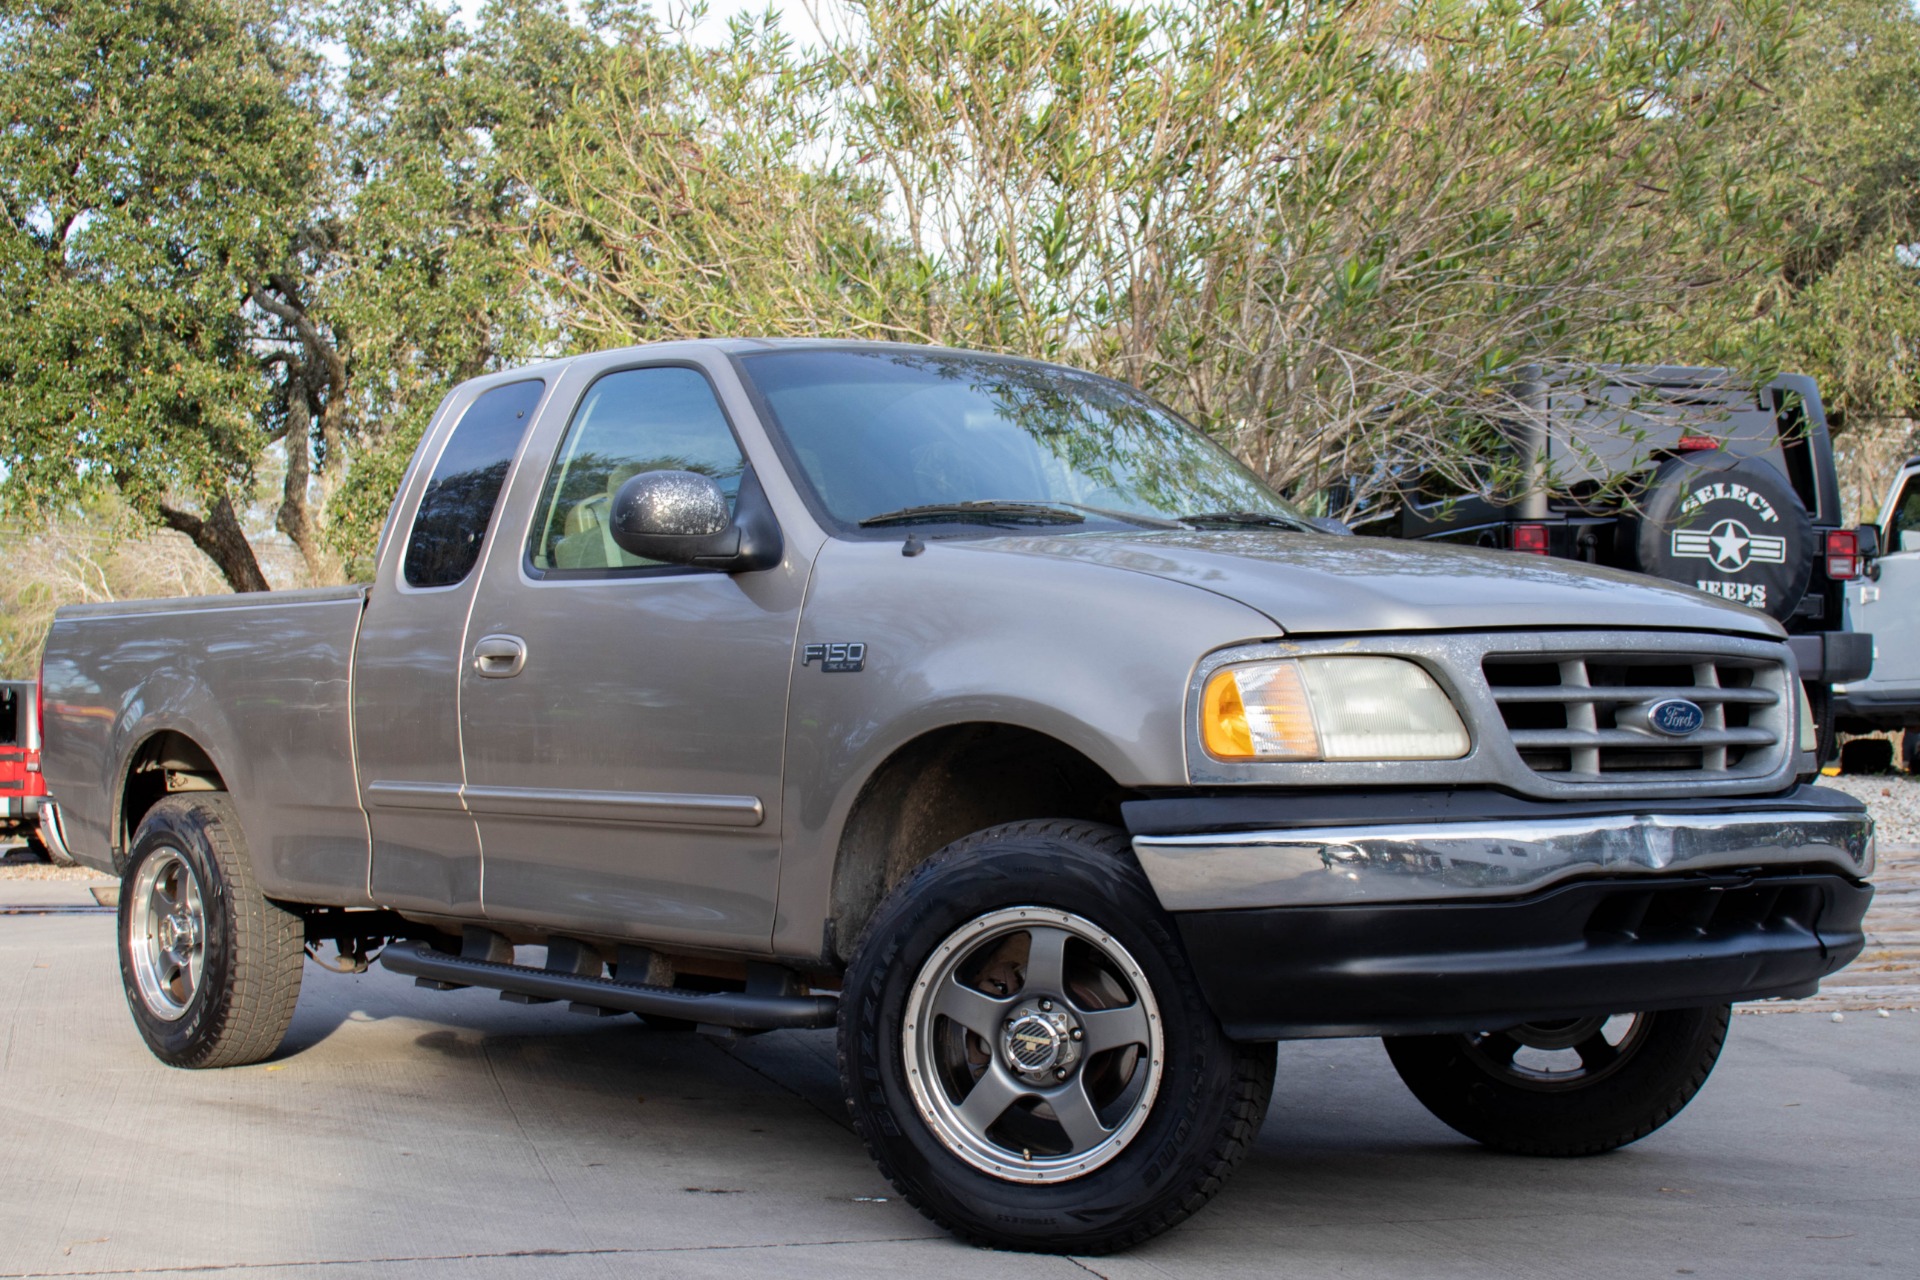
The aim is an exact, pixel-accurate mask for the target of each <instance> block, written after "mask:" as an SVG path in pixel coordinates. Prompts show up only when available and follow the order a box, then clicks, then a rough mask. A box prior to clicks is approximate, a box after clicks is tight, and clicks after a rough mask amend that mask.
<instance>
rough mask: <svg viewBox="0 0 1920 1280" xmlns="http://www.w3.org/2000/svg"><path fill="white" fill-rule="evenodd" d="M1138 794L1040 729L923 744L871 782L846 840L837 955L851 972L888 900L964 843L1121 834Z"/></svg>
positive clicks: (966, 734)
mask: <svg viewBox="0 0 1920 1280" xmlns="http://www.w3.org/2000/svg"><path fill="white" fill-rule="evenodd" d="M1130 795H1131V793H1130V792H1129V791H1128V790H1127V789H1126V788H1124V787H1122V786H1120V785H1119V784H1118V783H1116V782H1115V781H1114V780H1113V779H1112V778H1111V777H1109V776H1108V775H1107V772H1106V771H1105V770H1104V769H1102V768H1101V767H1100V766H1099V765H1097V764H1095V763H1094V762H1093V761H1091V760H1089V759H1088V758H1087V757H1086V756H1084V755H1082V754H1081V753H1080V752H1078V751H1076V750H1074V749H1073V748H1072V747H1069V746H1067V745H1066V744H1065V743H1063V742H1060V741H1059V740H1058V739H1055V738H1050V737H1048V736H1047V735H1045V734H1043V733H1036V732H1035V731H1033V730H1031V729H1022V728H1019V727H1017V726H1014V725H1004V724H968V725H956V726H953V727H950V728H947V729H941V730H937V731H935V732H933V733H930V734H927V735H925V736H923V737H920V738H916V739H915V740H913V741H912V742H910V743H908V744H907V745H906V746H904V747H902V748H900V750H899V751H897V752H895V753H894V755H893V757H892V758H891V759H889V760H888V761H887V762H886V763H885V764H883V765H881V766H880V768H879V769H878V770H876V771H875V772H874V775H873V777H872V778H870V779H868V781H867V784H866V786H865V787H864V788H862V789H861V792H860V796H859V798H858V799H857V800H855V801H854V806H853V812H852V813H851V814H849V815H848V817H847V824H846V827H845V828H844V829H843V830H842V832H841V835H840V849H839V855H838V857H837V858H836V859H835V861H834V871H833V915H832V919H831V933H832V937H831V940H830V946H831V949H832V951H833V953H834V955H835V956H836V957H837V958H838V959H839V960H840V961H841V962H843V963H844V962H845V961H846V960H847V959H848V958H849V957H850V956H851V955H852V953H853V947H854V944H855V943H856V942H858V941H859V938H860V934H861V932H862V931H863V930H864V929H865V928H866V926H867V920H868V919H869V918H870V917H871V916H872V915H873V912H874V909H875V908H876V907H878V906H879V905H880V900H881V899H882V898H884V897H885V896H886V895H887V893H888V891H889V890H891V889H892V888H893V887H894V886H895V885H897V884H899V883H900V882H901V881H902V880H903V879H905V878H906V876H907V874H908V873H909V872H911V871H912V870H913V869H914V868H915V867H917V866H919V865H920V864H921V863H922V862H925V861H926V860H927V859H928V858H929V857H931V856H933V855H934V854H935V853H937V852H939V851H940V850H941V849H942V848H944V847H946V846H947V845H949V844H951V843H953V842H954V841H955V840H958V839H959V838H960V837H962V836H965V835H971V834H972V833H973V832H975V831H979V830H981V829H983V828H986V827H991V826H997V825H999V824H1000V823H1003V822H1021V821H1025V820H1029V819H1034V818H1074V819H1078V820H1080V821H1084V822H1104V823H1108V824H1110V825H1112V826H1122V825H1123V823H1122V821H1121V816H1120V803H1121V801H1123V800H1126V799H1128V798H1129V796H1130Z"/></svg>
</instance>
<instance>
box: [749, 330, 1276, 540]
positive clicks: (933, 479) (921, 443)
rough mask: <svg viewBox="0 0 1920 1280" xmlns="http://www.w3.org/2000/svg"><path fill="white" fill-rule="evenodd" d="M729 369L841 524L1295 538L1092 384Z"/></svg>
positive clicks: (1224, 475)
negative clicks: (1258, 533)
mask: <svg viewBox="0 0 1920 1280" xmlns="http://www.w3.org/2000/svg"><path fill="white" fill-rule="evenodd" d="M740 363H741V367H742V368H743V370H744V372H745V374H746V377H747V378H748V380H749V381H750V382H751V383H752V384H753V386H754V388H755V389H756V390H757V391H758V392H759V393H760V395H761V397H762V399H763V400H764V402H765V403H766V405H767V407H768V408H769V409H770V410H771V412H772V416H773V419H774V422H773V424H772V425H773V426H774V428H775V429H776V430H777V431H779V432H780V433H781V434H782V435H783V436H784V437H785V439H786V443H787V445H788V447H789V449H790V451H791V454H792V456H793V458H794V459H795V460H796V461H797V462H798V464H799V468H800V470H801V471H802V472H803V473H804V475H805V479H806V482H807V483H808V484H809V485H811V486H812V488H813V491H814V493H815V494H816V495H817V497H818V499H819V501H820V504H821V505H822V506H824V507H825V508H826V509H827V511H828V512H830V513H831V514H832V516H833V517H834V519H836V520H837V521H839V522H840V524H841V525H842V526H843V527H858V526H865V527H867V528H870V529H875V530H880V529H897V528H899V527H900V526H902V525H912V524H945V523H951V524H958V525H971V526H988V527H1016V526H1017V527H1022V528H1046V529H1073V528H1097V527H1107V528H1113V527H1123V526H1127V525H1138V526H1147V527H1158V528H1167V527H1174V526H1176V525H1177V524H1178V523H1182V522H1185V521H1187V520H1189V519H1191V520H1192V521H1193V523H1194V524H1195V526H1196V527H1207V528H1218V527H1220V525H1221V524H1223V523H1226V524H1247V525H1256V526H1262V527H1275V526H1278V527H1285V528H1297V529H1306V528H1309V527H1310V526H1308V524H1307V523H1306V520H1305V518H1304V517H1302V516H1301V515H1300V514H1299V513H1298V512H1296V511H1295V510H1294V509H1293V508H1292V507H1290V506H1288V505H1287V504H1286V503H1285V502H1284V501H1283V500H1281V498H1280V497H1279V496H1278V495H1276V494H1275V493H1274V492H1273V491H1272V490H1271V489H1269V488H1267V486H1266V485H1264V484H1262V483H1261V482H1260V479H1259V478H1258V477H1257V476H1255V475H1254V474H1253V472H1251V471H1249V470H1248V469H1247V468H1246V467H1244V466H1242V465H1241V464H1240V463H1239V462H1237V461H1235V460H1234V458H1233V456H1232V455H1231V454H1229V453H1228V452H1227V451H1226V450H1225V449H1222V448H1221V447H1220V446H1219V445H1217V444H1215V443H1214V442H1213V441H1211V440H1209V439H1207V437H1205V436H1204V435H1202V434H1200V433H1199V432H1198V431H1196V430H1194V429H1193V428H1192V427H1190V426H1188V425H1187V424H1186V423H1184V422H1182V421H1181V420H1180V419H1179V418H1177V417H1175V416H1174V415H1173V414H1171V413H1169V412H1168V411H1167V410H1165V409H1163V408H1161V407H1160V406H1159V405H1156V404H1155V403H1154V402H1153V401H1151V400H1149V399H1148V398H1147V397H1146V396H1144V395H1141V394H1140V393H1139V392H1137V391H1134V390H1132V389H1131V388H1129V387H1125V386H1122V385H1121V384H1119V383H1116V382H1110V381H1108V380H1107V379H1105V378H1098V377H1094V376H1092V375H1090V374H1084V373H1079V372H1077V371H1075V370H1072V369H1063V368H1060V367H1058V366H1054V365H1043V364H1035V363H1030V362H1027V361H1020V360H1006V359H998V358H995V357H991V356H974V355H968V354H965V353H960V352H951V351H934V350H929V351H924V352H921V351H913V350H884V349H874V350H862V349H857V348H853V349H849V348H834V349H818V348H815V349H802V350H797V351H775V352H764V353H756V354H753V355H749V356H745V357H743V358H742V359H741V361H740Z"/></svg>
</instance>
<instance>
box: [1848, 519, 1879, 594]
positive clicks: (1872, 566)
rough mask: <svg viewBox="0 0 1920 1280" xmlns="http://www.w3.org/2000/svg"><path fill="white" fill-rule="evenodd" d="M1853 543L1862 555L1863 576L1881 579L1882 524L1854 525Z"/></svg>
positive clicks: (1874, 579) (1876, 580) (1861, 568)
mask: <svg viewBox="0 0 1920 1280" xmlns="http://www.w3.org/2000/svg"><path fill="white" fill-rule="evenodd" d="M1853 545H1854V546H1855V548H1857V550H1858V554H1859V556H1860V574H1861V576H1862V577H1865V578H1869V579H1872V580H1873V581H1875V582H1878V581H1879V580H1880V526H1878V525H1872V524H1858V525H1855V526H1854V527H1853Z"/></svg>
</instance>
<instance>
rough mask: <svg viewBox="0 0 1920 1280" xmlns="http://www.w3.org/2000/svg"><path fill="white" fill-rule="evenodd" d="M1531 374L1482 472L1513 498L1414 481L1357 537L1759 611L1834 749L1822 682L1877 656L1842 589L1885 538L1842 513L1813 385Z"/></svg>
mask: <svg viewBox="0 0 1920 1280" xmlns="http://www.w3.org/2000/svg"><path fill="white" fill-rule="evenodd" d="M1528 373H1529V374H1530V375H1532V376H1526V377H1523V380H1522V381H1521V382H1520V383H1519V384H1518V386H1517V389H1516V390H1517V400H1518V403H1519V404H1520V405H1522V406H1523V407H1524V409H1525V410H1526V412H1522V413H1519V414H1517V415H1516V417H1515V420H1514V421H1512V422H1509V423H1502V424H1499V425H1498V427H1497V429H1496V431H1495V432H1494V433H1493V437H1494V438H1495V439H1496V440H1497V441H1498V447H1499V448H1500V449H1501V450H1502V451H1504V452H1506V453H1507V456H1505V457H1503V458H1501V459H1499V460H1498V461H1497V463H1496V465H1495V467H1494V468H1493V471H1499V470H1500V469H1501V468H1503V467H1504V468H1505V472H1504V474H1506V475H1509V476H1518V477H1521V478H1522V479H1521V481H1520V483H1518V484H1517V485H1509V486H1506V487H1509V488H1517V489H1518V490H1519V496H1518V497H1517V498H1514V499H1513V500H1511V501H1503V500H1501V499H1500V498H1499V497H1498V496H1489V492H1490V491H1491V490H1493V489H1494V488H1496V486H1493V485H1488V486H1483V487H1482V489H1481V491H1480V492H1474V491H1472V490H1471V489H1468V488H1466V487H1465V486H1461V485H1459V484H1457V483H1452V484H1449V483H1447V482H1445V481H1442V480H1440V479H1438V477H1437V476H1434V475H1421V476H1419V477H1417V478H1416V479H1415V481H1414V483H1413V484H1412V485H1411V486H1409V485H1406V484H1404V483H1403V484H1402V485H1400V486H1399V487H1400V488H1401V489H1402V491H1404V490H1405V489H1407V488H1409V487H1410V488H1411V489H1412V490H1413V496H1412V497H1411V498H1410V499H1405V500H1400V501H1398V502H1389V503H1382V504H1380V505H1379V506H1377V507H1374V508H1373V509H1371V510H1363V512H1362V514H1361V515H1360V516H1358V517H1357V518H1355V519H1354V520H1353V521H1352V524H1353V528H1354V531H1355V532H1357V533H1363V534H1371V535H1374V536H1377V537H1392V538H1416V539H1425V540H1430V541H1440V542H1463V543H1467V544H1469V545H1473V546H1483V547H1498V548H1503V549H1506V550H1511V551H1520V552H1529V553H1532V554H1535V555H1546V556H1560V557H1562V558H1565V559H1569V560H1584V561H1587V562H1588V563H1590V564H1600V565H1607V566H1611V567H1613V568H1618V569H1628V570H1632V571H1636V572H1639V573H1645V574H1651V575H1652V576H1654V577H1657V578H1665V579H1668V580H1669V581H1673V582H1681V583H1686V584H1688V585H1690V586H1694V587H1697V588H1699V589H1700V590H1701V591H1705V592H1707V593H1709V594H1711V595H1717V596H1722V597H1725V598H1726V599H1728V600H1735V601H1738V602H1740V603H1741V604H1744V605H1747V606H1749V607H1751V608H1753V609H1757V610H1759V611H1761V612H1763V613H1766V614H1768V615H1770V616H1771V617H1773V618H1775V619H1777V620H1778V621H1779V622H1780V623H1781V625H1783V626H1784V627H1786V629H1787V631H1788V633H1789V634H1790V635H1791V636H1792V643H1793V649H1794V654H1795V656H1796V658H1797V659H1798V661H1799V664H1800V674H1801V677H1802V678H1803V679H1804V680H1805V682H1806V685H1807V693H1808V695H1809V698H1810V700H1811V702H1812V704H1813V710H1814V715H1815V718H1816V720H1817V721H1818V724H1819V729H1820V732H1819V740H1820V750H1821V754H1822V758H1823V759H1824V758H1825V757H1826V756H1828V755H1830V754H1831V751H1832V747H1831V742H1832V738H1833V734H1832V732H1831V717H1832V708H1831V687H1832V685H1833V684H1835V683H1836V682H1844V681H1847V680H1856V679H1859V678H1860V677H1862V676H1864V675H1865V674H1866V673H1867V671H1868V670H1869V668H1870V667H1871V665H1872V660H1873V644H1872V637H1870V636H1868V635H1864V634H1861V633H1858V632H1854V631H1852V630H1850V629H1849V627H1848V621H1847V613H1846V596H1845V591H1846V588H1845V583H1846V582H1848V581H1849V580H1851V579H1853V578H1856V577H1858V576H1860V575H1861V574H1862V573H1863V572H1864V571H1865V569H1866V565H1867V562H1868V560H1869V559H1870V558H1871V557H1872V556H1874V555H1875V554H1877V552H1878V535H1877V532H1876V531H1875V530H1874V529H1873V528H1872V527H1870V526H1862V527H1860V528H1854V527H1851V526H1849V525H1847V524H1846V522H1845V520H1844V519H1843V518H1842V514H1841V510H1840V486H1839V482H1838V480H1837V478H1836V476H1835V472H1834V463H1833V445H1832V442H1831V440H1830V439H1829V437H1828V435H1827V420H1826V415H1825V413H1824V412H1823V411H1822V409H1821V405H1820V391H1819V388H1818V387H1816V386H1815V385H1814V381H1813V379H1812V378H1809V377H1805V376H1803V375H1800V374H1782V375H1781V376H1779V377H1777V378H1775V379H1774V380H1773V381H1771V382H1769V383H1767V384H1765V385H1764V386H1762V387H1759V388H1758V389H1757V390H1756V389H1755V388H1754V387H1753V386H1751V385H1750V384H1748V385H1743V384H1742V383H1741V381H1740V380H1739V379H1738V378H1737V377H1736V376H1734V375H1732V374H1730V373H1729V372H1728V371H1726V370H1724V369H1701V368H1686V367H1679V366H1657V367H1651V366H1649V367H1618V368H1613V369H1610V370H1608V371H1607V372H1606V375H1605V376H1604V377H1602V378H1601V379H1599V380H1597V381H1592V382H1584V383H1581V384H1580V385H1577V386H1575V385H1572V384H1566V383H1556V382H1554V381H1552V380H1549V379H1544V378H1541V377H1539V376H1538V374H1537V372H1535V371H1528ZM1489 474H1492V472H1491V471H1490V472H1489ZM1335 496H1336V500H1338V497H1339V495H1335Z"/></svg>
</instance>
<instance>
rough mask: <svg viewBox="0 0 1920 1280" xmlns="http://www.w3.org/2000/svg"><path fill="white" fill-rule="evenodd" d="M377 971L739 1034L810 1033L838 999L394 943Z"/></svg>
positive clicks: (827, 1021)
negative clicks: (597, 972) (686, 983)
mask: <svg viewBox="0 0 1920 1280" xmlns="http://www.w3.org/2000/svg"><path fill="white" fill-rule="evenodd" d="M380 966H381V968H383V969H391V970H393V971H394V972H395V973H403V974H406V975H407V976H409V977H412V978H424V979H426V980H427V981H429V982H432V983H436V984H445V985H446V986H447V987H487V988H490V989H492V990H495V991H503V992H511V993H513V994H515V995H520V996H531V997H533V998H535V999H539V1000H569V1001H572V1002H574V1003H576V1004H583V1005H594V1006H598V1007H599V1008H602V1009H618V1010H621V1011H622V1012H625V1013H640V1014H645V1015H647V1016H648V1017H653V1018H681V1019H684V1020H686V1021H688V1022H695V1023H699V1024H700V1025H702V1026H709V1027H728V1028H732V1029H734V1030H737V1031H780V1030H809V1029H812V1028H816V1027H830V1026H832V1025H833V1021H834V1015H835V1013H836V1012H837V1011H838V1009H839V1007H840V1001H839V998H838V997H837V996H798V995H758V994H755V993H753V992H750V991H685V990H682V989H680V988H678V987H652V986H644V985H642V984H640V983H637V982H616V981H614V980H613V979H611V978H590V977H586V976H585V975H582V974H572V973H565V972H557V971H555V970H552V969H535V968H533V967H531V966H529V965H519V964H502V963H500V962H499V961H497V960H469V959H466V958H464V957H461V956H456V955H449V954H447V953H446V952H444V951H437V950H435V949H434V948H432V947H430V946H428V945H427V944H426V943H424V942H395V943H392V944H390V945H389V946H388V947H387V949H386V950H385V951H384V952H383V953H381V956H380Z"/></svg>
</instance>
